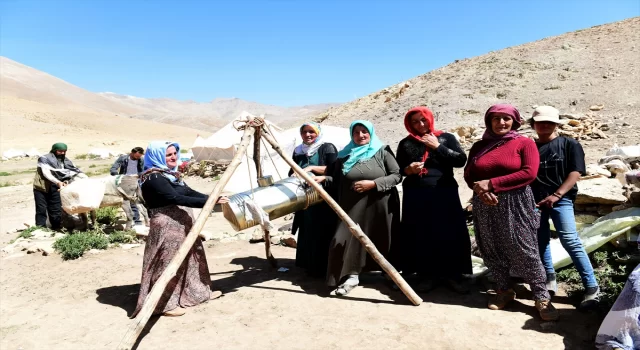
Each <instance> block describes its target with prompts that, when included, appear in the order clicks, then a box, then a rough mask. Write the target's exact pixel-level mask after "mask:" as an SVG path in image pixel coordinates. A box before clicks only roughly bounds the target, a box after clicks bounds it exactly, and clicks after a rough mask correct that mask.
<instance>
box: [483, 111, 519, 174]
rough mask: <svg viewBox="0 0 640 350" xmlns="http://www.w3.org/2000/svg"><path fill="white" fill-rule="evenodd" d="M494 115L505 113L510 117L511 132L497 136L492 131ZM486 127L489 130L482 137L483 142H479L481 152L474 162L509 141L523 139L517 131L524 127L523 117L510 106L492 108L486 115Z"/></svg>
mask: <svg viewBox="0 0 640 350" xmlns="http://www.w3.org/2000/svg"><path fill="white" fill-rule="evenodd" d="M493 113H504V114H506V115H508V116H510V117H511V119H513V124H511V130H509V132H508V133H506V134H505V135H496V134H495V133H494V132H493V130H492V129H491V114H493ZM484 125H485V126H486V127H487V129H486V130H485V131H484V134H483V135H482V140H480V141H479V142H478V143H480V145H481V146H480V147H481V148H480V151H478V153H476V156H475V157H473V161H474V162H475V161H477V160H478V158H480V157H482V156H483V155H485V154H486V153H487V152H489V151H490V150H492V149H493V148H494V147H496V146H498V145H501V144H503V143H505V142H507V141H509V140H513V139H516V138H518V137H522V135H520V134H519V133H518V131H516V130H518V128H520V126H521V125H522V117H521V116H520V112H518V109H517V108H516V107H514V106H512V105H510V104H506V103H500V104H497V105H493V106H491V107H490V108H489V109H488V110H487V112H486V113H485V114H484Z"/></svg>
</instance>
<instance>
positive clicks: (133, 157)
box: [110, 147, 144, 225]
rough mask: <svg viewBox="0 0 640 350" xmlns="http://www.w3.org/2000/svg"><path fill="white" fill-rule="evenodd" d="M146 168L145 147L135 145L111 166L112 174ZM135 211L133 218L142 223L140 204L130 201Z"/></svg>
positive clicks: (136, 173) (132, 209)
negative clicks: (139, 210)
mask: <svg viewBox="0 0 640 350" xmlns="http://www.w3.org/2000/svg"><path fill="white" fill-rule="evenodd" d="M143 169H144V148H142V147H134V148H133V149H132V150H131V153H129V154H123V155H121V156H120V157H118V159H116V161H115V162H114V163H113V165H112V166H111V171H110V173H111V175H137V176H140V174H142V170H143ZM129 204H130V205H131V211H133V220H134V221H135V224H136V225H141V224H142V221H140V213H139V212H138V206H137V205H136V204H135V203H134V202H130V203H129Z"/></svg>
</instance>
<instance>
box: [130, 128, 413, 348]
mask: <svg viewBox="0 0 640 350" xmlns="http://www.w3.org/2000/svg"><path fill="white" fill-rule="evenodd" d="M263 125H264V120H263V119H262V118H254V119H250V120H249V121H248V122H246V124H245V125H244V126H243V128H244V133H243V135H242V140H241V142H240V146H239V147H238V150H237V152H236V154H235V155H234V156H233V160H232V161H231V163H230V164H229V166H228V167H227V170H225V172H224V174H222V177H221V178H220V181H219V182H218V183H217V184H216V186H215V187H214V188H213V191H211V195H210V196H209V198H208V199H207V202H206V203H205V205H204V207H203V208H202V211H201V212H200V214H199V215H198V218H197V219H196V221H195V223H194V225H193V227H192V228H191V230H190V231H189V234H187V236H186V237H185V239H184V242H183V243H182V245H181V246H180V248H179V249H178V252H177V253H176V255H175V256H174V257H173V259H171V262H170V263H169V265H167V268H166V269H165V270H164V272H163V273H162V275H160V277H159V278H158V280H157V281H156V282H155V283H154V285H153V287H152V288H151V292H149V294H148V295H147V298H146V299H145V301H144V304H143V306H142V308H141V309H140V312H139V313H138V315H137V316H136V318H135V319H133V321H132V322H131V324H130V325H129V327H128V328H127V332H126V333H125V335H124V337H123V338H122V340H121V341H120V344H118V347H117V348H118V349H127V350H128V349H131V348H132V347H133V346H134V344H135V342H136V340H137V339H138V337H139V336H140V333H142V330H143V329H144V326H145V325H146V324H147V322H148V321H149V318H151V315H152V314H153V311H154V310H155V308H156V306H157V305H158V301H159V300H160V297H161V296H162V293H163V292H164V290H165V288H166V287H167V284H168V283H169V281H171V279H172V278H173V277H175V275H176V272H177V271H178V268H179V267H180V265H182V262H183V261H184V259H185V258H186V256H187V254H188V253H189V251H190V250H191V247H193V244H194V243H195V242H196V239H198V235H199V234H200V231H202V228H203V227H204V224H205V223H206V221H207V218H208V217H209V213H211V211H212V210H213V207H214V206H215V204H216V202H217V201H218V198H219V197H220V194H221V193H222V190H223V189H224V187H225V185H226V184H227V182H229V180H230V179H231V176H232V175H233V173H234V172H235V170H236V169H237V168H238V166H239V165H240V162H241V159H242V156H243V155H244V154H245V152H246V151H247V147H248V146H249V143H250V141H251V137H252V136H253V137H254V144H253V146H254V152H253V157H254V161H255V163H256V168H257V171H258V177H261V176H262V170H261V167H260V143H259V142H260V136H262V137H264V139H265V140H266V141H267V142H268V143H269V144H271V146H272V147H273V149H274V150H275V151H276V152H277V153H278V154H279V155H280V156H281V157H282V158H283V159H284V160H285V162H287V164H289V166H291V168H292V169H293V171H294V172H295V173H296V174H298V176H300V177H301V178H302V179H304V180H305V181H306V182H307V183H308V184H309V185H310V186H312V187H313V188H314V189H315V190H316V191H318V193H319V194H320V196H321V197H322V198H323V199H324V200H325V201H326V202H327V203H328V204H329V206H330V207H331V209H333V210H334V211H335V212H336V214H338V216H339V217H340V219H342V221H344V223H345V224H346V225H347V227H348V228H349V230H350V231H351V233H352V234H353V235H354V236H355V237H356V238H357V239H358V240H359V241H360V242H361V243H362V245H363V246H364V247H365V249H366V250H367V253H368V254H370V255H371V257H372V258H373V259H374V260H375V261H376V262H377V263H378V264H379V265H380V267H381V268H382V269H383V270H384V272H386V273H387V274H388V275H389V276H390V277H391V279H393V281H394V282H395V283H396V284H397V285H398V287H400V290H401V291H402V292H403V293H404V294H405V295H406V296H407V298H409V300H410V301H411V302H412V303H413V304H414V305H416V306H417V305H420V303H421V302H422V299H420V297H419V296H418V295H417V294H416V293H415V292H414V291H413V289H412V288H411V287H410V286H409V284H407V282H406V281H405V280H404V279H403V278H402V276H401V275H400V274H399V273H398V271H396V269H395V268H394V267H393V266H392V265H391V264H390V263H389V262H388V261H387V260H386V259H385V258H384V257H383V256H382V254H380V252H379V251H378V250H377V249H376V247H375V246H374V245H373V242H371V240H370V239H369V237H367V235H365V234H364V232H362V229H360V226H358V224H356V223H355V222H353V220H351V218H350V217H349V216H348V215H347V213H345V212H344V210H342V208H340V206H339V205H338V203H336V201H334V200H333V198H331V196H330V195H329V194H328V193H327V192H325V190H324V189H323V188H322V186H320V185H319V184H318V183H316V182H315V181H314V180H313V178H312V177H311V176H309V175H308V174H307V173H305V172H304V171H303V170H302V169H301V168H300V167H299V166H298V165H297V164H296V163H295V162H294V161H293V160H292V159H291V157H289V156H288V155H287V154H284V152H283V151H282V148H280V145H279V144H278V142H277V141H276V140H275V139H274V138H273V136H272V135H271V134H270V133H269V132H268V131H267V130H265V128H263ZM264 233H265V252H266V255H267V259H268V260H269V262H270V263H271V265H272V266H276V260H275V258H274V257H273V255H272V254H271V248H270V243H271V241H270V237H269V232H268V231H266V230H265V232H264Z"/></svg>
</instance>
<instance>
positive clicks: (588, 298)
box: [579, 287, 600, 309]
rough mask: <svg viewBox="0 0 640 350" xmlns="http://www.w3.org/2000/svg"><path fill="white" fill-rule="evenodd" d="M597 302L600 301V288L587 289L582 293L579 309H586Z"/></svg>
mask: <svg viewBox="0 0 640 350" xmlns="http://www.w3.org/2000/svg"><path fill="white" fill-rule="evenodd" d="M598 301H600V288H599V287H588V288H586V289H585V291H584V297H582V301H581V302H580V306H579V308H580V309H588V308H590V307H593V306H595V305H596V304H598Z"/></svg>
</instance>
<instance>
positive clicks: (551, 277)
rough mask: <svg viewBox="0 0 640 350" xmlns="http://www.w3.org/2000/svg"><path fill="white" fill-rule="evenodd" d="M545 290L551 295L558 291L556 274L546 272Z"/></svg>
mask: <svg viewBox="0 0 640 350" xmlns="http://www.w3.org/2000/svg"><path fill="white" fill-rule="evenodd" d="M547 290H548V291H549V294H551V296H554V295H556V293H558V283H557V282H556V274H555V273H548V274H547Z"/></svg>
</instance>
